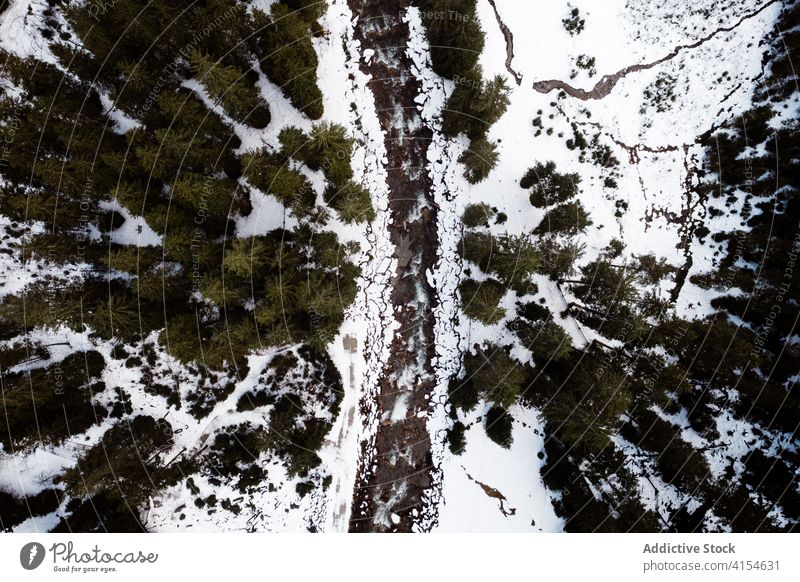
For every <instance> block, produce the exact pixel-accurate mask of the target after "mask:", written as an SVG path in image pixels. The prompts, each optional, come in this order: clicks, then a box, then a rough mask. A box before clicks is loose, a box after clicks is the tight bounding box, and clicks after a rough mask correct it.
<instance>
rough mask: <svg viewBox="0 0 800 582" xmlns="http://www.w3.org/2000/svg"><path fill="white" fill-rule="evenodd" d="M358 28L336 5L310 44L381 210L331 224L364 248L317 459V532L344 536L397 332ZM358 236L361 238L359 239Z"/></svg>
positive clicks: (380, 153)
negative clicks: (334, 404)
mask: <svg viewBox="0 0 800 582" xmlns="http://www.w3.org/2000/svg"><path fill="white" fill-rule="evenodd" d="M353 22H354V16H353V14H352V13H351V11H350V9H349V7H348V5H347V2H346V1H345V0H332V1H330V2H328V10H327V12H326V13H325V15H324V16H323V17H322V19H321V20H320V23H321V24H322V26H323V28H325V30H327V31H328V35H326V37H323V38H315V39H313V43H314V47H315V49H316V51H317V55H318V57H319V66H318V68H317V74H318V79H319V81H318V82H319V86H320V89H322V93H323V96H324V101H323V105H324V109H325V119H328V120H330V121H333V122H336V123H340V124H342V125H344V126H345V127H348V128H351V131H352V132H353V134H354V137H355V138H356V144H355V147H354V150H353V155H352V158H351V162H350V163H351V166H352V167H353V172H354V175H355V176H356V179H357V180H360V181H361V185H362V186H364V187H365V188H367V189H368V190H369V192H370V194H371V195H372V203H373V206H374V207H375V210H376V218H375V220H374V221H373V222H372V223H371V224H370V225H366V226H360V227H359V226H356V225H354V226H353V227H351V228H350V229H345V228H344V227H343V225H341V224H337V223H336V222H334V221H332V223H331V224H332V226H333V228H334V230H335V231H336V232H337V234H338V235H339V236H340V237H342V238H343V239H347V238H348V237H349V238H350V239H355V240H357V242H359V244H360V247H361V256H360V260H359V266H360V267H361V271H362V272H361V277H360V278H359V280H358V294H357V296H356V299H355V301H354V303H353V305H351V306H350V308H349V309H348V310H347V312H346V314H345V321H344V323H343V325H342V327H341V329H340V331H339V335H338V336H337V337H336V338H335V339H334V341H333V342H332V343H331V344H330V345H329V348H328V353H329V354H330V356H331V358H333V360H334V362H335V363H336V365H337V367H338V369H339V371H340V373H341V374H342V378H343V379H344V388H345V391H344V399H343V401H342V404H341V413H340V415H339V418H337V419H336V422H335V424H334V426H333V428H332V429H331V432H330V435H329V437H328V441H327V442H326V443H325V445H324V446H323V448H322V450H321V451H320V452H319V455H320V457H321V458H322V460H323V463H324V465H325V467H326V469H327V470H328V471H329V473H330V474H331V475H332V477H333V482H332V484H331V486H330V487H329V489H328V493H327V496H328V499H327V500H326V509H325V517H324V521H323V522H322V523H321V524H320V529H321V530H323V531H347V528H348V525H349V521H350V511H351V502H352V496H353V488H354V486H355V483H356V473H357V471H358V459H359V454H360V444H361V441H362V440H365V439H366V440H368V439H370V438H371V437H372V436H374V434H375V430H376V429H377V422H378V418H377V412H376V410H375V409H374V391H375V390H376V389H377V385H378V377H379V374H380V373H381V369H382V366H383V363H384V362H385V361H386V359H387V357H388V352H389V342H390V339H391V337H392V335H393V333H394V330H395V329H396V327H397V322H396V320H395V319H394V316H393V307H392V303H391V299H390V295H389V294H390V291H391V289H390V286H389V283H390V281H391V278H392V277H393V275H394V271H395V264H396V259H394V258H393V256H392V255H393V253H394V245H393V244H392V243H391V240H390V239H389V231H388V226H389V222H390V220H391V219H390V217H389V211H388V186H387V184H386V163H387V158H386V150H385V147H384V133H383V130H382V129H381V126H380V123H379V121H378V116H377V113H376V112H375V106H374V98H373V96H372V92H371V91H370V89H369V81H370V78H369V77H367V76H366V75H364V73H362V72H361V70H360V69H359V67H358V61H359V54H360V52H359V51H360V47H359V43H358V42H357V41H355V40H354V38H353ZM342 92H344V95H342ZM354 103H357V104H358V106H357V107H355V108H354V107H351V104H354ZM356 229H360V230H361V232H360V233H357V232H354V231H356ZM348 231H349V234H348ZM356 234H359V236H358V237H356V236H355V235H356Z"/></svg>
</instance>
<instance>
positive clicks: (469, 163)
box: [458, 139, 500, 184]
mask: <svg viewBox="0 0 800 582" xmlns="http://www.w3.org/2000/svg"><path fill="white" fill-rule="evenodd" d="M499 157H500V155H499V154H498V153H497V145H496V144H495V143H494V142H491V141H487V140H485V139H478V140H475V141H473V142H472V143H470V145H469V148H468V149H467V150H465V151H464V153H462V154H461V156H459V158H458V161H459V162H460V163H462V164H464V165H465V166H466V167H467V169H466V170H465V171H464V177H465V178H466V179H467V181H468V182H470V183H471V184H477V183H478V182H481V181H483V180H485V179H486V177H487V176H488V175H489V172H491V171H492V169H494V167H495V165H496V164H497V160H498V159H499Z"/></svg>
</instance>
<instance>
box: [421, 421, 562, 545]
mask: <svg viewBox="0 0 800 582" xmlns="http://www.w3.org/2000/svg"><path fill="white" fill-rule="evenodd" d="M479 410H480V409H479ZM511 414H512V416H513V417H514V429H513V432H512V435H513V437H514V442H513V444H512V445H511V448H510V449H504V448H502V447H501V446H500V445H498V444H496V443H494V442H493V441H492V440H490V439H489V437H487V436H486V433H485V431H484V428H483V424H482V423H481V422H480V421H479V420H478V418H479V414H478V413H473V414H472V415H471V416H470V418H469V419H468V421H469V423H471V426H470V428H469V429H468V430H467V431H466V447H465V452H464V454H463V455H461V456H456V455H449V457H448V458H447V460H446V461H445V462H444V466H443V470H444V473H445V480H444V488H443V490H442V497H443V503H442V505H441V506H440V507H439V527H438V528H437V530H436V531H441V532H557V531H561V530H562V529H563V522H562V520H561V519H560V518H558V517H557V516H556V515H555V512H554V510H553V505H552V498H551V493H550V492H548V491H547V489H546V488H545V486H544V483H543V482H542V478H541V474H540V471H541V467H542V464H543V463H544V438H543V433H542V431H541V430H540V429H539V428H538V427H540V426H541V424H542V420H541V418H540V417H539V415H538V413H537V412H536V411H534V410H531V409H526V408H521V407H518V406H515V407H514V408H512V409H511ZM540 456H541V458H540ZM479 483H483V484H485V485H488V486H489V487H491V488H493V489H496V490H497V491H498V492H500V493H501V494H502V495H503V496H504V497H505V498H506V501H505V502H504V503H503V504H501V503H500V501H499V500H498V499H497V498H495V497H490V496H488V495H487V494H486V492H485V491H484V490H483V488H482V487H481V486H480V485H479ZM501 508H502V509H504V510H505V513H506V514H504V513H503V511H501ZM512 509H513V510H514V511H513V515H507V514H508V513H511V510H512Z"/></svg>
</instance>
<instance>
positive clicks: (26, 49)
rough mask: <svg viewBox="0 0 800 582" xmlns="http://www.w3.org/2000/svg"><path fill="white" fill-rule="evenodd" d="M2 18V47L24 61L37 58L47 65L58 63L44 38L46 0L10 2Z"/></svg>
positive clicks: (0, 30)
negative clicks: (42, 32) (42, 31)
mask: <svg viewBox="0 0 800 582" xmlns="http://www.w3.org/2000/svg"><path fill="white" fill-rule="evenodd" d="M6 4H7V6H6V8H5V10H4V12H3V14H2V18H0V48H2V49H3V50H6V51H8V52H10V53H12V54H15V55H17V56H19V57H21V58H28V57H34V58H37V59H39V60H41V61H44V62H46V63H56V62H57V61H56V57H55V55H53V53H52V52H51V51H50V48H49V47H48V46H47V43H46V41H45V40H44V38H43V37H42V34H41V29H40V27H42V26H43V25H44V15H43V14H42V13H43V12H44V11H45V10H46V9H47V8H48V2H46V0H8V2H7V3H6Z"/></svg>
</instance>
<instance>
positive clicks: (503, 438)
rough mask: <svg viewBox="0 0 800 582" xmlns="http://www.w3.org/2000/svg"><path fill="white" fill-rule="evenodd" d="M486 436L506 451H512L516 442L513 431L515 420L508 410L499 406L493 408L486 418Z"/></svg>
mask: <svg viewBox="0 0 800 582" xmlns="http://www.w3.org/2000/svg"><path fill="white" fill-rule="evenodd" d="M483 422H484V428H485V430H486V436H488V437H489V438H490V439H492V440H493V441H494V442H496V443H497V444H498V445H500V446H501V447H503V448H504V449H510V448H511V445H512V443H513V442H514V437H513V435H512V431H513V429H514V419H513V418H512V417H511V414H509V413H508V412H507V411H506V410H504V409H503V408H501V407H499V406H492V407H491V408H490V409H489V410H488V412H487V413H486V416H485V417H484V420H483Z"/></svg>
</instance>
